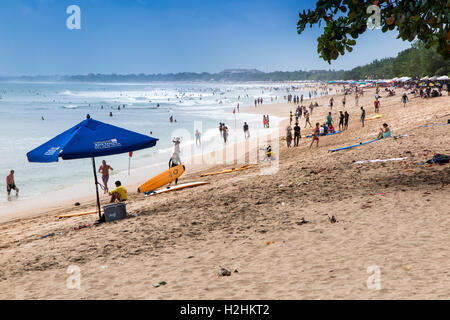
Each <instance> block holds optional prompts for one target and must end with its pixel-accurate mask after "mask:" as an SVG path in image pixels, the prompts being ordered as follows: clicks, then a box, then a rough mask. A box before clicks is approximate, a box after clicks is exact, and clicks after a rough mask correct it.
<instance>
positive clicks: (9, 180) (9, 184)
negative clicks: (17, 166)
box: [6, 170, 19, 197]
mask: <svg viewBox="0 0 450 320" xmlns="http://www.w3.org/2000/svg"><path fill="white" fill-rule="evenodd" d="M11 190H15V191H16V197H17V196H18V195H19V188H17V186H16V183H15V181H14V170H11V171H10V172H9V175H7V176H6V191H7V192H8V196H9V195H10V194H11Z"/></svg>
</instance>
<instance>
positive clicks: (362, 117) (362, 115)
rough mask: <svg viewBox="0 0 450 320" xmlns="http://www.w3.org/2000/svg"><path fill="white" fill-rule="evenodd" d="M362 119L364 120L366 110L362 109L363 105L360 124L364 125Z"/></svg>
mask: <svg viewBox="0 0 450 320" xmlns="http://www.w3.org/2000/svg"><path fill="white" fill-rule="evenodd" d="M364 120H366V110H364V108H363V107H361V124H362V126H363V127H364Z"/></svg>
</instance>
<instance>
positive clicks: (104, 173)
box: [98, 160, 114, 193]
mask: <svg viewBox="0 0 450 320" xmlns="http://www.w3.org/2000/svg"><path fill="white" fill-rule="evenodd" d="M109 170H114V169H113V168H112V167H111V166H110V165H108V164H106V161H105V160H103V161H102V165H101V166H100V168H99V169H98V172H101V173H102V181H103V186H104V193H108V180H109Z"/></svg>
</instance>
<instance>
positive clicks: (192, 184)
mask: <svg viewBox="0 0 450 320" xmlns="http://www.w3.org/2000/svg"><path fill="white" fill-rule="evenodd" d="M205 184H209V182H205V181H199V182H189V183H183V184H179V185H176V186H170V187H166V188H161V189H158V190H155V191H149V192H146V193H145V196H146V197H149V196H155V195H157V194H161V193H166V192H170V191H176V190H182V189H187V188H193V187H198V186H203V185H205Z"/></svg>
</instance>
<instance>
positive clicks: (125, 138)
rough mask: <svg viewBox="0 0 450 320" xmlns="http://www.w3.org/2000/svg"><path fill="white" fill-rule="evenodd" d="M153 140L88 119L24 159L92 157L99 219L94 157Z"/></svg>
mask: <svg viewBox="0 0 450 320" xmlns="http://www.w3.org/2000/svg"><path fill="white" fill-rule="evenodd" d="M157 141H158V139H155V138H152V137H149V136H145V135H143V134H140V133H137V132H133V131H129V130H126V129H122V128H119V127H116V126H112V125H110V124H106V123H103V122H100V121H96V120H93V119H91V118H88V119H86V120H84V121H82V122H80V123H79V124H77V125H76V126H74V127H72V128H70V129H69V130H67V131H64V132H63V133H61V134H60V135H58V136H56V137H54V138H53V139H51V140H49V141H47V142H46V143H44V144H42V145H41V146H39V147H37V148H36V149H34V150H32V151H30V152H28V153H27V158H28V161H29V162H42V163H46V162H57V161H58V159H59V158H62V159H64V160H72V159H83V158H92V166H93V169H94V178H95V187H96V191H97V206H98V214H99V216H100V218H101V212H100V197H99V194H98V180H97V171H96V169H95V157H103V156H110V155H113V154H120V153H126V152H131V151H137V150H141V149H146V148H151V147H153V146H155V145H156V142H157Z"/></svg>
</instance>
